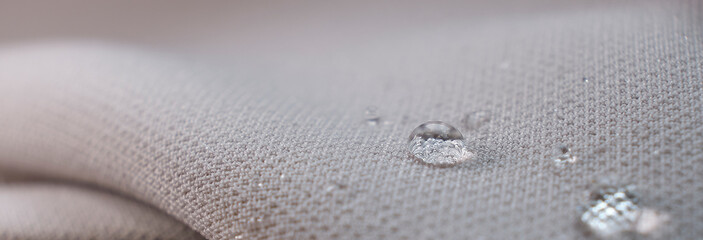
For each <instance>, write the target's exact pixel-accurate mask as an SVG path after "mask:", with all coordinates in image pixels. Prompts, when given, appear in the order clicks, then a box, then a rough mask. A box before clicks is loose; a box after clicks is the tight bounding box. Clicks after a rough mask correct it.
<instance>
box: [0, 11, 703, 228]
mask: <svg viewBox="0 0 703 240" xmlns="http://www.w3.org/2000/svg"><path fill="white" fill-rule="evenodd" d="M360 4H361V3H360ZM365 4H366V5H363V6H362V7H358V8H350V9H351V10H349V9H347V8H346V5H343V7H331V8H329V9H327V8H325V9H323V10H324V11H322V10H320V11H319V12H316V11H313V13H317V15H315V14H312V15H313V16H314V17H311V18H309V19H308V18H306V16H308V15H306V14H308V13H309V12H305V11H303V10H304V9H306V7H305V6H296V7H295V8H293V9H298V10H300V12H297V11H294V10H292V11H289V12H288V13H289V15H283V17H281V16H278V17H279V18H276V16H271V18H273V19H274V20H271V21H268V22H266V24H265V25H263V27H261V29H264V30H257V27H256V26H258V25H256V24H254V23H237V24H234V23H233V24H234V25H236V26H235V27H233V29H235V30H239V31H242V32H244V33H247V34H249V35H247V34H243V35H242V38H238V37H232V38H228V37H227V36H238V35H237V32H230V33H228V34H231V35H227V34H224V35H223V34H220V35H217V36H219V37H220V38H219V39H232V43H231V45H230V44H227V41H221V42H207V38H205V37H204V38H200V40H198V41H205V42H207V43H210V44H211V45H209V46H213V45H214V46H219V48H220V49H222V51H223V53H222V55H220V56H219V57H218V58H216V60H215V58H208V60H207V61H205V60H202V56H204V55H207V54H211V53H213V51H212V50H207V49H205V50H203V49H200V50H202V51H200V50H198V51H199V53H198V54H193V53H192V52H191V51H192V50H193V49H198V48H197V45H198V44H200V43H203V42H198V41H195V42H194V43H192V44H191V45H188V47H184V49H186V48H187V49H189V50H187V51H185V52H189V53H188V54H183V52H179V53H178V54H176V53H174V52H170V51H169V50H165V49H170V48H169V47H164V48H159V47H157V46H156V44H153V45H149V44H150V43H144V42H141V44H140V46H137V47H133V46H130V44H124V43H119V44H112V43H106V42H109V41H105V40H102V41H99V42H95V41H90V42H87V41H51V42H48V41H42V42H39V43H37V42H34V43H24V42H21V41H19V42H17V41H14V42H12V43H5V44H3V45H0V126H2V127H1V128H0V175H2V176H7V178H8V180H7V183H2V184H1V185H0V209H1V210H0V223H3V222H4V223H7V224H0V231H2V232H0V236H3V237H7V238H18V239H27V238H51V237H47V236H54V237H56V236H58V238H66V239H81V238H82V239H90V238H105V239H110V238H113V239H124V238H147V239H149V238H162V239H172V238H174V239H176V238H183V239H190V238H199V237H200V236H198V235H197V234H201V235H202V237H204V238H207V239H581V238H588V237H593V236H592V235H588V234H587V233H585V232H584V230H583V229H582V228H581V227H579V226H578V218H579V216H580V213H581V212H580V211H579V206H582V205H583V204H585V203H587V201H588V193H589V191H590V190H591V189H593V187H594V186H595V185H598V184H602V183H605V184H615V185H625V184H633V185H635V186H637V192H638V193H639V195H640V205H641V206H643V207H647V208H651V209H656V210H659V211H662V212H665V213H666V214H668V215H669V216H670V219H669V221H668V222H666V223H664V224H662V226H660V228H659V230H658V231H657V233H656V234H653V235H649V236H645V237H647V238H657V237H658V238H663V239H695V238H700V236H703V181H702V180H703V179H701V177H702V175H703V169H702V168H703V90H702V89H703V32H702V31H703V28H702V25H701V24H702V23H703V5H702V3H701V2H700V1H695V0H692V1H653V2H641V1H636V2H622V3H573V4H571V5H568V6H563V4H562V5H558V4H556V5H551V3H544V2H540V3H533V4H526V3H522V5H497V6H493V5H491V4H486V3H475V5H471V4H466V3H443V4H438V5H433V6H431V7H430V6H427V7H425V5H423V4H417V3H414V5H412V8H408V9H412V11H411V10H408V9H405V8H402V7H398V8H397V9H396V8H393V7H392V6H393V5H392V4H382V5H381V8H380V9H381V10H379V11H380V13H375V12H374V11H373V10H371V9H375V8H373V7H374V6H375V5H373V4H372V3H365ZM257 9H259V8H257ZM345 9H347V10H348V11H344V10H345ZM359 9H362V10H363V11H362V10H359ZM259 10H260V9H259ZM352 10H354V11H362V12H363V13H365V14H367V15H369V17H368V18H365V17H364V16H366V15H355V14H353V12H352V13H348V12H349V11H352ZM394 10H397V11H394ZM335 11H337V12H338V13H339V14H342V13H345V12H347V13H346V14H347V15H343V14H342V15H343V16H341V17H339V16H337V15H335V13H336V12H335ZM264 12H265V11H264ZM398 12H400V13H398ZM425 12H432V13H434V14H435V15H431V14H430V15H431V17H427V16H425V15H423V14H422V13H425ZM462 12H466V14H462ZM445 13H446V17H444V16H445ZM482 13H483V14H482ZM231 19H232V21H233V22H236V21H234V20H233V19H236V18H235V17H232V18H231ZM287 19H290V20H291V21H292V22H293V23H290V22H288V21H286V20H287ZM296 19H298V20H296ZM299 19H307V20H310V22H313V23H315V24H317V25H315V24H313V23H310V25H311V27H309V28H306V27H300V26H299V25H296V24H300V25H301V26H302V25H304V24H303V23H306V22H305V21H304V20H299ZM340 19H341V20H340ZM369 19H370V20H369ZM417 19H420V20H423V19H432V20H433V21H428V22H427V23H425V24H421V21H420V20H417ZM357 20H358V21H357ZM301 22H302V23H301ZM247 24H250V25H252V27H251V28H242V27H241V26H245V25H247ZM305 26H308V25H305ZM291 28H292V30H291ZM252 29H254V30H252ZM203 31H205V30H203ZM209 31H212V32H220V33H221V32H227V28H226V27H225V26H220V27H219V28H217V29H214V30H213V29H209ZM367 31H368V32H367ZM254 33H257V34H259V35H256V34H254ZM153 34H154V35H157V34H158V33H153ZM182 34H183V35H186V34H185V33H182ZM198 34H203V33H202V32H199V33H198ZM252 35H256V36H257V37H252ZM179 36H180V35H179ZM161 37H163V35H162V36H161ZM171 37H174V36H171ZM175 37H177V36H175ZM157 39H158V37H157ZM242 39H244V40H242ZM252 39H254V40H257V41H254V40H252ZM173 42H176V43H175V44H174V45H179V44H182V45H187V44H184V42H185V41H183V42H178V41H177V40H174V41H171V43H173ZM145 45H146V47H145ZM155 49H156V50H155ZM203 53H206V54H203ZM199 54H200V55H199ZM369 108H371V109H376V113H375V115H377V116H378V117H379V118H378V119H376V118H375V116H374V117H369V115H368V114H367V110H368V109H369ZM369 119H371V121H369ZM428 120H441V121H444V122H447V123H449V124H452V125H454V126H456V127H457V128H458V129H459V130H460V131H462V133H463V134H464V136H465V137H466V139H467V143H468V144H469V148H470V149H471V150H472V151H473V152H474V153H475V154H476V159H474V160H473V161H470V162H467V163H463V164H460V165H457V166H453V167H443V168H439V167H433V166H429V165H426V164H422V163H421V162H418V161H417V160H415V159H413V158H411V157H410V156H409V155H408V146H407V141H408V139H407V138H408V136H409V134H410V133H411V131H412V130H413V129H414V128H415V127H416V126H418V125H420V124H421V123H423V122H425V121H428ZM562 145H567V146H569V147H570V149H571V154H572V155H573V156H575V157H576V162H575V163H573V164H564V165H560V164H556V163H555V162H554V159H555V158H557V157H558V156H559V155H561V152H560V151H559V146H562ZM23 179H24V180H23ZM26 179H34V180H32V182H31V183H23V181H26ZM36 179H40V180H36ZM48 182H59V183H48ZM84 210H90V211H84ZM196 232H197V233H196Z"/></svg>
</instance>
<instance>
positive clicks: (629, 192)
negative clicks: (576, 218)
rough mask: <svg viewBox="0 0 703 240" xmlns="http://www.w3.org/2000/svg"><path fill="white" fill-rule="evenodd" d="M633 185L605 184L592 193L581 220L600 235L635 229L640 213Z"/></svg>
mask: <svg viewBox="0 0 703 240" xmlns="http://www.w3.org/2000/svg"><path fill="white" fill-rule="evenodd" d="M638 203H639V199H638V197H637V195H636V194H635V193H634V192H633V186H627V187H614V186H605V187H602V188H600V189H598V190H596V191H594V192H592V193H591V199H590V202H589V203H588V205H587V206H586V210H585V211H584V213H583V214H581V222H582V223H583V224H584V225H585V226H586V227H588V229H589V230H590V231H591V232H593V233H595V234H596V235H598V236H600V237H616V236H618V235H620V234H622V233H625V232H632V231H634V230H635V227H636V225H637V220H638V218H639V215H640V207H639V205H638Z"/></svg>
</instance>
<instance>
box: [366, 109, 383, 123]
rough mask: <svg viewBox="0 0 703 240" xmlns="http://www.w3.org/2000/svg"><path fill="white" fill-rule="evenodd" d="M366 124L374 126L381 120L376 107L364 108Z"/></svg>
mask: <svg viewBox="0 0 703 240" xmlns="http://www.w3.org/2000/svg"><path fill="white" fill-rule="evenodd" d="M365 115H366V117H365V119H366V124H368V125H369V126H376V125H378V124H379V123H380V122H381V116H379V115H378V108H377V107H374V106H370V107H367V108H366V112H365Z"/></svg>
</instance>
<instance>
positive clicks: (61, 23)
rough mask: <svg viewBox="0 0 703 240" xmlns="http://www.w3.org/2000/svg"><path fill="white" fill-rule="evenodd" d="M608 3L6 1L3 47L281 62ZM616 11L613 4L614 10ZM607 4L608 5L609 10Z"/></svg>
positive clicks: (0, 23) (0, 15)
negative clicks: (100, 47) (82, 47)
mask: <svg viewBox="0 0 703 240" xmlns="http://www.w3.org/2000/svg"><path fill="white" fill-rule="evenodd" d="M594 5H595V6H599V7H601V8H602V7H603V5H604V4H593V3H592V2H591V1H586V3H584V4H579V3H574V2H570V1H569V2H566V1H552V0H537V1H529V2H528V1H513V0H500V1H447V0H444V1H432V4H428V2H427V1H366V0H363V1H310V0H306V1H281V0H274V1H198V2H197V3H196V2H193V1H180V0H178V1H0V44H2V45H8V44H17V43H28V42H29V43H31V42H39V41H57V40H60V41H69V40H70V41H73V40H91V41H108V42H111V43H124V44H129V45H141V46H147V47H151V48H159V49H162V50H168V51H174V52H181V53H190V54H201V55H208V56H234V55H237V54H252V55H257V56H261V57H264V56H272V57H281V56H283V55H285V54H312V53H314V52H331V51H339V50H340V49H341V48H349V47H354V46H364V45H369V44H373V43H374V42H377V41H383V40H388V39H389V38H395V37H401V38H402V37H404V36H405V37H410V36H412V35H413V34H414V33H419V32H426V31H427V29H432V28H436V27H437V26H441V25H445V26H446V23H451V22H454V23H457V24H458V23H462V24H465V23H467V22H468V23H471V22H474V23H477V22H486V21H504V20H506V18H519V17H520V16H521V15H523V16H524V15H530V14H535V13H538V14H543V15H544V14H545V13H549V12H550V9H551V10H565V8H570V9H579V8H587V7H589V6H594ZM611 5H612V4H611ZM606 6H607V5H606Z"/></svg>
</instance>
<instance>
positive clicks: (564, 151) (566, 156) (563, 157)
mask: <svg viewBox="0 0 703 240" xmlns="http://www.w3.org/2000/svg"><path fill="white" fill-rule="evenodd" d="M558 152H559V153H558V154H559V156H558V157H557V158H555V159H554V162H556V163H557V164H561V165H563V164H567V163H575V162H576V160H577V158H576V156H574V155H572V154H571V149H570V148H569V147H567V146H566V145H562V146H559V148H558Z"/></svg>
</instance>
